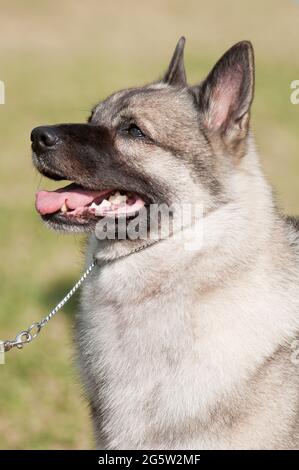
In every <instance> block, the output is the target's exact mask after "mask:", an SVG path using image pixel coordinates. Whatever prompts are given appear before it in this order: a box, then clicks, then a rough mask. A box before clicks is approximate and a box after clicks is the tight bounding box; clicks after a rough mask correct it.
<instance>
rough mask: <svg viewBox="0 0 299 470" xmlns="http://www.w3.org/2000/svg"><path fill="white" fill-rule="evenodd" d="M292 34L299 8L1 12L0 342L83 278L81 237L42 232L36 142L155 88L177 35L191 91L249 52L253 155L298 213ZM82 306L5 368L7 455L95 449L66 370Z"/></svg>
mask: <svg viewBox="0 0 299 470" xmlns="http://www.w3.org/2000/svg"><path fill="white" fill-rule="evenodd" d="M298 21H299V2H296V1H295V0H264V1H263V2H261V1H260V0H247V1H242V2H236V1H230V0H223V1H215V0H208V1H207V0H206V1H200V0H196V1H195V0H187V1H181V0H173V1H170V0H165V1H162V2H161V1H157V0H152V1H151V2H142V1H140V0H139V1H137V0H136V1H135V0H127V1H126V2H123V1H113V0H111V1H110V2H108V1H95V0H86V1H84V2H82V1H79V0H72V1H71V0H60V1H57V0H51V1H50V0H49V1H48V0H47V1H37V0H26V1H16V0H2V1H1V4H0V80H3V81H4V82H5V86H6V104H5V105H0V144H1V145H0V175H1V176H0V177H1V180H0V205H1V210H0V236H1V243H0V250H1V252H0V260H1V261H0V262H1V283H0V289H1V294H0V338H3V339H6V338H10V337H12V336H13V335H15V333H16V332H17V331H18V330H20V329H22V328H24V327H25V326H27V325H29V324H31V323H32V322H33V321H35V320H37V319H39V318H40V317H41V316H42V315H44V314H45V313H47V312H48V310H49V309H50V308H52V307H53V306H54V305H55V304H56V302H57V301H58V300H59V298H60V297H61V296H62V295H63V294H64V292H65V291H67V290H68V289H69V287H70V286H71V285H72V284H73V282H74V281H75V279H76V278H77V277H78V276H79V273H80V271H81V266H82V238H80V237H78V236H77V237H75V236H62V235H58V234H57V233H54V232H49V231H47V229H46V228H45V227H44V226H43V225H42V224H41V222H40V220H39V218H38V216H37V215H36V213H35V211H34V193H35V191H36V190H37V189H38V188H41V187H43V188H54V187H55V184H53V183H52V182H48V181H46V180H45V179H43V180H42V181H41V178H40V176H38V175H37V173H36V171H35V170H34V169H33V168H32V164H31V159H30V143H29V134H30V130H31V129H32V128H33V127H34V126H36V125H39V124H46V123H57V122H79V121H84V120H85V118H86V117H87V116H88V113H89V109H90V107H91V106H92V105H93V104H94V103H96V102H97V101H98V100H99V99H101V98H103V97H104V96H105V95H107V94H109V93H111V92H113V91H114V90H115V89H118V88H124V87H127V86H133V85H137V84H142V83H146V82H148V81H151V80H153V79H156V78H157V77H159V76H160V75H161V74H162V72H163V70H164V69H165V67H166V66H167V63H168V61H169V59H170V55H171V53H172V51H173V48H174V46H175V43H176V41H177V39H178V38H179V36H180V35H182V34H184V35H185V36H186V37H187V45H186V66H187V71H188V75H189V79H190V81H191V82H196V81H199V80H200V79H202V77H203V76H204V74H205V73H207V71H208V70H209V68H210V67H211V66H212V65H213V63H214V62H215V61H216V60H217V59H218V57H219V56H220V54H222V53H223V52H224V50H225V49H227V48H228V47H230V46H231V45H232V44H233V43H234V42H237V41H239V40H241V39H250V40H252V42H253V43H254V46H255V51H256V66H257V80H256V98H255V103H254V107H253V116H252V117H253V120H252V124H253V129H254V130H255V134H256V139H257V144H258V148H259V150H260V153H261V156H262V161H263V164H264V168H265V172H266V173H267V175H268V177H269V178H270V180H271V182H272V183H273V185H274V187H275V189H276V193H277V198H278V201H279V203H280V205H281V207H282V208H283V209H284V210H285V211H287V212H288V213H292V214H296V213H299V203H298V194H299V191H298V188H297V186H298V184H297V181H298V177H299V155H298V148H299V136H298V122H299V105H297V106H294V105H292V104H291V103H290V91H291V90H290V83H291V81H292V80H295V79H299V67H298V62H299V61H298V56H299V41H298ZM56 186H57V185H56ZM76 303H77V298H76V299H75V300H74V301H72V303H70V304H69V305H68V306H67V307H66V308H65V309H64V311H63V313H60V314H59V315H58V316H57V317H56V319H55V320H54V321H53V322H51V324H50V325H49V326H48V327H47V329H46V330H45V331H44V332H43V333H42V335H41V336H40V338H39V339H38V340H37V341H36V342H34V343H32V344H31V345H30V346H28V347H27V348H26V349H25V350H24V351H22V352H20V351H13V352H10V353H9V354H8V355H7V357H6V365H0V436H1V437H0V448H1V449H83V448H91V447H92V445H93V440H92V433H91V425H90V421H89V418H88V409H87V404H86V402H85V401H84V396H83V393H82V388H81V386H80V381H79V378H78V375H77V372H76V369H75V367H74V365H73V360H72V356H73V346H72V324H73V322H72V316H73V313H74V310H75V309H76Z"/></svg>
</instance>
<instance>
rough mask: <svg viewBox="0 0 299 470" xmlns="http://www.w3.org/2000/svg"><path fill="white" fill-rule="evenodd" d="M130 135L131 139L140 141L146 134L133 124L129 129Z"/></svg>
mask: <svg viewBox="0 0 299 470" xmlns="http://www.w3.org/2000/svg"><path fill="white" fill-rule="evenodd" d="M128 134H129V135H130V136H131V137H134V138H135V139H140V138H141V137H144V134H143V132H142V130H141V129H139V127H138V126H136V124H131V125H130V127H129V128H128Z"/></svg>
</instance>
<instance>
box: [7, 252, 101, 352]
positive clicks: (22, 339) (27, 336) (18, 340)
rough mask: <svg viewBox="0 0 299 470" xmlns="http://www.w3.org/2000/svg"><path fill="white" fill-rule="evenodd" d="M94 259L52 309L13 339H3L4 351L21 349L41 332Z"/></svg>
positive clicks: (78, 285)
mask: <svg viewBox="0 0 299 470" xmlns="http://www.w3.org/2000/svg"><path fill="white" fill-rule="evenodd" d="M95 264H96V263H95V261H94V262H92V263H91V265H90V266H89V267H88V268H87V269H86V271H85V272H84V273H83V274H82V276H81V277H80V279H79V281H78V282H77V283H76V284H75V285H74V287H72V289H71V290H70V291H69V292H68V293H67V294H66V295H65V297H63V299H62V300H61V301H60V302H59V304H57V305H56V307H55V308H53V310H51V312H50V313H49V314H48V315H47V316H46V317H44V318H42V319H41V320H40V321H39V322H35V323H32V325H30V326H29V328H27V330H23V331H21V332H20V333H18V334H17V335H16V337H15V339H13V340H7V341H4V352H8V351H10V350H11V349H13V348H18V349H22V348H23V346H24V344H27V343H30V342H31V341H32V340H33V339H35V338H37V336H38V335H39V333H40V332H41V330H42V328H43V327H44V326H46V325H47V323H49V321H50V320H51V318H53V317H54V316H55V315H56V313H57V312H59V310H61V309H62V307H63V306H64V305H65V304H66V303H67V302H68V301H69V300H70V298H71V297H72V296H73V295H74V294H75V292H76V291H77V290H78V289H79V287H80V286H81V284H82V283H83V282H84V281H85V279H86V278H87V276H88V275H89V273H90V272H91V271H92V269H93V268H94V266H95Z"/></svg>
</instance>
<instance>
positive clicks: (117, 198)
mask: <svg viewBox="0 0 299 470" xmlns="http://www.w3.org/2000/svg"><path fill="white" fill-rule="evenodd" d="M126 201H127V196H126V195H125V194H124V195H122V194H120V192H119V191H116V193H115V194H112V195H111V196H110V197H109V202H111V204H116V205H120V204H124V203H125V202H126Z"/></svg>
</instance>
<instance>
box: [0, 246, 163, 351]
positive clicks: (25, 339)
mask: <svg viewBox="0 0 299 470" xmlns="http://www.w3.org/2000/svg"><path fill="white" fill-rule="evenodd" d="M157 241H159V240H152V241H151V242H150V243H146V244H145V245H142V246H140V247H138V248H136V249H135V250H133V251H131V252H130V253H127V254H125V255H121V256H119V257H118V258H116V259H115V261H117V260H118V259H120V258H125V257H127V256H129V255H132V254H133V253H137V252H138V251H141V250H143V249H145V248H147V247H150V246H152V245H153V244H154V243H156V242H157ZM113 261H114V260H113ZM96 264H97V262H96V261H93V262H92V263H91V265H90V266H89V267H88V268H87V269H86V271H85V272H84V273H83V274H82V276H81V277H80V279H79V280H78V282H77V283H76V284H75V285H74V287H72V289H71V290H70V291H69V292H68V293H67V294H66V295H65V296H64V297H63V299H62V300H61V301H60V302H59V303H58V304H57V305H56V307H55V308H53V310H51V312H50V313H49V314H48V315H47V316H46V317H44V318H42V319H41V320H40V321H39V322H35V323H32V325H30V326H29V328H27V330H23V331H21V332H20V333H18V334H17V335H16V337H15V339H13V340H6V341H0V347H1V345H2V347H3V349H4V352H8V351H10V350H11V349H13V348H18V349H22V348H23V346H24V345H25V344H27V343H31V341H33V340H34V339H35V338H37V336H38V335H39V334H40V332H41V330H42V329H43V328H44V326H46V325H47V324H48V323H49V321H50V320H51V319H52V318H53V317H54V316H55V315H56V313H58V312H59V310H61V309H62V308H63V307H64V305H65V304H66V303H67V302H68V301H69V300H70V298H71V297H72V296H73V295H74V294H75V292H76V291H77V290H78V289H79V287H80V286H81V285H82V284H83V282H84V281H85V279H86V278H87V276H88V275H89V274H90V272H91V271H92V270H93V268H94V267H95V266H96Z"/></svg>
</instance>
